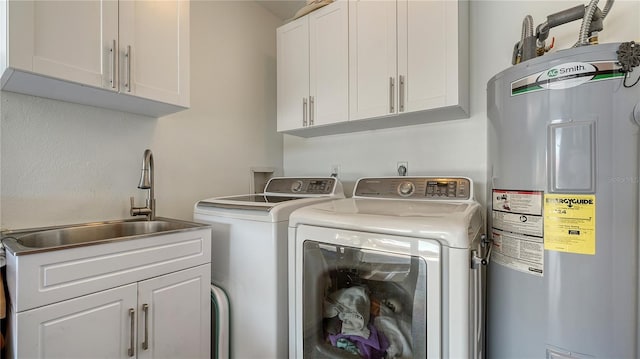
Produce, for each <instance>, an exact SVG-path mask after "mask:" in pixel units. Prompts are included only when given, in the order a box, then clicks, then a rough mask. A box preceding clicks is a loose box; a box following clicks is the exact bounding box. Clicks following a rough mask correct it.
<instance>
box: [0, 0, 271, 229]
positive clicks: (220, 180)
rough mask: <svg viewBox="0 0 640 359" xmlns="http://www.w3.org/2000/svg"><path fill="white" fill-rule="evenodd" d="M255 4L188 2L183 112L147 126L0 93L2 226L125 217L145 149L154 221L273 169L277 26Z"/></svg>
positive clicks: (186, 215)
mask: <svg viewBox="0 0 640 359" xmlns="http://www.w3.org/2000/svg"><path fill="white" fill-rule="evenodd" d="M280 23H281V21H280V20H279V19H276V18H275V17H274V16H273V15H271V14H270V13H268V12H267V11H266V10H264V9H263V8H262V7H260V6H258V5H256V4H255V3H254V2H245V1H224V2H222V1H193V2H192V5H191V51H192V53H191V108H190V109H189V110H186V111H183V112H180V113H178V114H175V115H171V116H167V117H163V118H160V119H154V118H149V117H142V116H137V115H131V114H127V113H122V112H117V111H109V110H104V109H99V108H94V107H89V106H81V105H76V104H71V103H65V102H60V101H53V100H47V99H42V98H37V97H32V96H25V95H20V94H15V93H9V92H1V93H0V100H1V105H0V111H1V112H0V116H1V128H0V134H1V137H0V138H1V140H0V145H1V150H0V155H1V157H0V158H1V161H0V165H1V171H2V172H1V178H0V180H1V182H0V183H1V187H0V193H1V198H0V209H1V214H2V217H0V218H1V225H2V227H3V229H6V228H11V229H16V228H26V227H36V226H47V225H54V224H64V223H81V222H87V221H96V220H107V219H120V218H127V217H129V214H128V210H129V196H132V195H134V196H136V202H137V203H136V204H137V205H141V204H143V200H144V197H145V195H146V193H145V191H142V190H139V189H137V188H136V186H137V183H138V179H139V176H140V164H141V160H142V153H143V151H144V149H145V148H151V149H152V150H153V153H154V160H155V169H156V173H155V180H156V199H157V208H158V209H157V211H158V215H161V216H167V217H174V218H180V219H191V216H192V206H193V203H194V202H195V201H196V200H198V199H201V198H204V197H209V196H214V195H222V194H235V193H243V192H247V191H248V190H249V168H250V167H252V166H272V167H277V168H281V167H282V136H281V135H277V134H276V133H275V88H276V83H275V69H276V66H275V63H276V62H275V61H276V60H275V28H276V27H277V26H278V25H279V24H280Z"/></svg>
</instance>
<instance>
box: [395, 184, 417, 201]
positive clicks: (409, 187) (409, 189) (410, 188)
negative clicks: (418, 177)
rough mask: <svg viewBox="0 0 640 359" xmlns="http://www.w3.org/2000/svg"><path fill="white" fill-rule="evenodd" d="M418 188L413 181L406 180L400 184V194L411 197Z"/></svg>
mask: <svg viewBox="0 0 640 359" xmlns="http://www.w3.org/2000/svg"><path fill="white" fill-rule="evenodd" d="M415 190H416V186H415V185H414V184H413V182H409V181H405V182H402V183H400V184H399V185H398V194H399V195H401V196H402V197H409V196H411V195H412V194H413V192H414V191H415Z"/></svg>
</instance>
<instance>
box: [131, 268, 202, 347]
mask: <svg viewBox="0 0 640 359" xmlns="http://www.w3.org/2000/svg"><path fill="white" fill-rule="evenodd" d="M210 322H211V264H206V265H202V266H199V267H194V268H190V269H186V270H183V271H179V272H175V273H171V274H167V275H164V276H160V277H156V278H152V279H149V280H145V281H142V282H139V283H138V328H139V329H138V350H137V356H138V358H210V355H211V354H210V352H211V324H210Z"/></svg>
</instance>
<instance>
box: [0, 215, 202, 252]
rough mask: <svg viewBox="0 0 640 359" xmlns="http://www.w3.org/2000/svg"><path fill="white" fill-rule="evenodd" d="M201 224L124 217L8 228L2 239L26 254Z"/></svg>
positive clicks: (180, 229)
mask: <svg viewBox="0 0 640 359" xmlns="http://www.w3.org/2000/svg"><path fill="white" fill-rule="evenodd" d="M202 227H206V225H203V224H198V223H192V222H185V221H179V220H175V219H167V218H157V220H155V221H141V220H132V221H126V220H125V221H114V222H97V223H85V224H76V225H69V226H61V227H48V228H34V229H26V230H20V231H7V232H3V233H2V238H3V242H4V244H5V246H6V247H7V249H9V250H10V251H11V252H12V253H14V254H27V253H37V252H42V251H48V250H57V249H63V248H69V247H77V246H83V245H91V244H99V243H104V242H109V241H114V240H123V239H133V238H138V237H142V236H150V235H154V234H162V233H167V232H175V231H185V230H189V229H197V228H202Z"/></svg>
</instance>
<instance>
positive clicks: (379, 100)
mask: <svg viewBox="0 0 640 359" xmlns="http://www.w3.org/2000/svg"><path fill="white" fill-rule="evenodd" d="M463 5H464V4H461V3H459V2H457V1H420V0H398V1H375V0H358V1H355V0H354V1H351V2H350V6H351V8H350V11H349V16H350V18H349V26H350V29H349V36H350V51H349V57H350V69H349V70H350V79H351V80H350V84H351V90H350V119H351V120H359V119H365V118H374V117H380V116H388V115H395V114H401V113H405V112H415V111H423V110H434V109H442V108H445V107H449V106H453V107H457V108H459V109H460V110H461V111H462V112H463V113H467V112H468V63H467V60H466V57H467V54H468V40H467V39H468V34H467V33H466V31H467V24H466V22H467V21H468V20H467V16H466V9H463V8H461V6H463ZM465 6H466V5H465ZM425 116H429V114H425ZM458 116H459V115H458ZM457 118H460V117H457Z"/></svg>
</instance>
